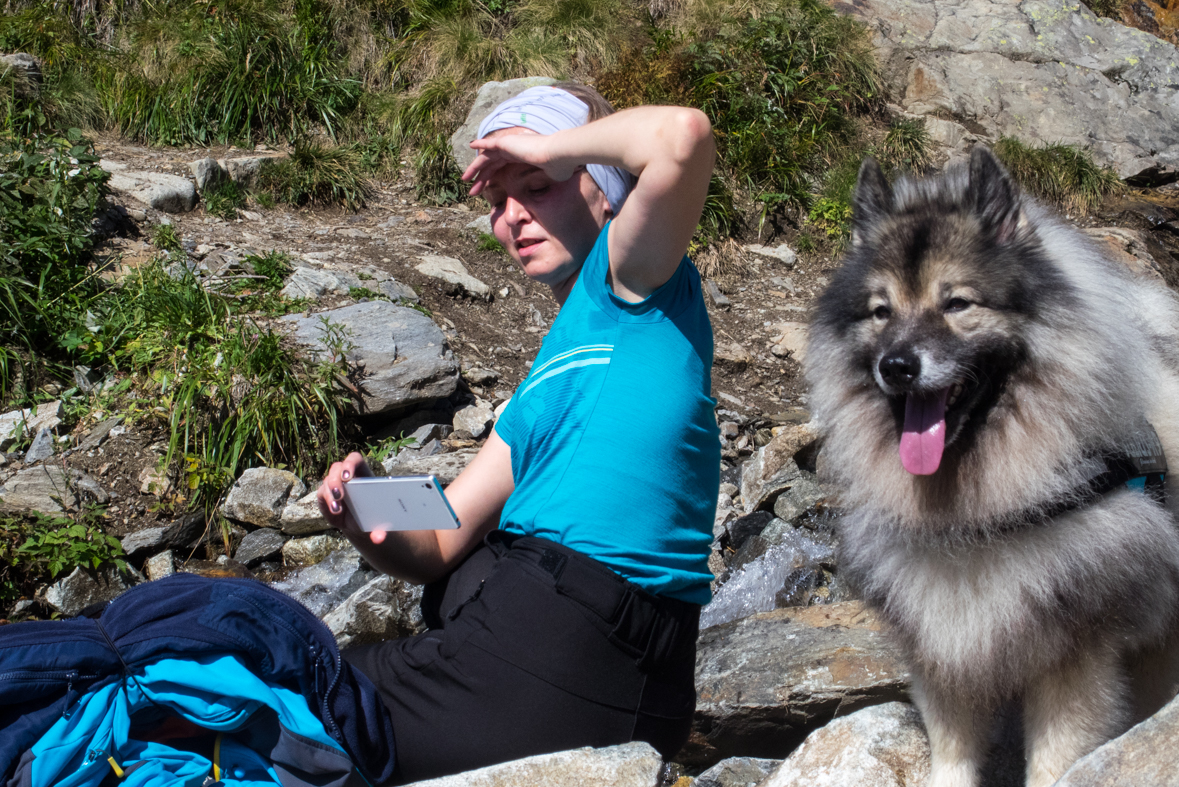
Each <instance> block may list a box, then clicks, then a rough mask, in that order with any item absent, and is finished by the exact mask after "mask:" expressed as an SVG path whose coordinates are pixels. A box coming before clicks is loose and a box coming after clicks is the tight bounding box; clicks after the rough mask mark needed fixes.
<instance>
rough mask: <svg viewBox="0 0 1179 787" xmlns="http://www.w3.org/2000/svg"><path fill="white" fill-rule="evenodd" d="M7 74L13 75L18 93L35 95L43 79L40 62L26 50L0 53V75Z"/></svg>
mask: <svg viewBox="0 0 1179 787" xmlns="http://www.w3.org/2000/svg"><path fill="white" fill-rule="evenodd" d="M9 74H12V75H13V77H15V80H14V81H15V82H16V89H17V92H18V93H20V94H23V95H36V94H37V93H38V92H39V91H40V90H41V83H42V81H44V75H43V74H42V72H41V64H40V63H39V62H38V61H37V58H35V57H33V56H32V55H30V54H29V53H28V52H14V53H13V54H11V55H0V77H4V76H7V75H9Z"/></svg>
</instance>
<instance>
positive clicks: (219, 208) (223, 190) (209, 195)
mask: <svg viewBox="0 0 1179 787" xmlns="http://www.w3.org/2000/svg"><path fill="white" fill-rule="evenodd" d="M201 199H203V200H204V202H205V212H206V213H208V214H209V215H210V216H217V217H218V218H221V219H225V220H226V221H232V220H234V219H236V218H237V217H238V213H237V212H238V211H239V210H241V209H242V208H244V207H245V206H246V194H245V191H243V190H242V188H241V187H240V186H238V185H237V183H235V182H234V181H232V180H230V179H229V178H222V179H221V180H220V181H219V182H218V183H217V185H216V186H213V187H212V188H210V189H208V190H207V191H205V193H203V194H202V195H201Z"/></svg>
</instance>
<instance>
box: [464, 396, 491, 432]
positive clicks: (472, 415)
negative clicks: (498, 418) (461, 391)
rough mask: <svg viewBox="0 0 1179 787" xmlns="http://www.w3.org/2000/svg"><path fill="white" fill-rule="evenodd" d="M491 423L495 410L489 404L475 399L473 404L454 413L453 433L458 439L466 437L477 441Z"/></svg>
mask: <svg viewBox="0 0 1179 787" xmlns="http://www.w3.org/2000/svg"><path fill="white" fill-rule="evenodd" d="M493 423H495V410H494V408H492V406H491V403H490V402H487V401H484V400H483V399H476V400H475V404H472V405H467V406H466V407H461V408H459V409H458V410H456V411H455V413H454V431H455V434H456V435H457V436H459V437H462V436H464V435H466V436H468V437H469V438H470V439H472V440H478V439H479V438H481V437H483V435H484V434H486V433H487V431H488V429H490V428H491V425H492V424H493Z"/></svg>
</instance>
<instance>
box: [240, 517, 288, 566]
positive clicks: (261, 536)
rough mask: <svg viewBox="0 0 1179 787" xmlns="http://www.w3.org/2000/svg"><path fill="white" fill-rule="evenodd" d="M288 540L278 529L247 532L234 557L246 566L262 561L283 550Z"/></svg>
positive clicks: (264, 528) (266, 528)
mask: <svg viewBox="0 0 1179 787" xmlns="http://www.w3.org/2000/svg"><path fill="white" fill-rule="evenodd" d="M286 541H287V539H286V537H285V536H284V535H283V534H282V533H280V532H278V531H277V530H271V529H270V528H268V527H263V528H260V529H258V530H255V531H254V532H252V533H247V534H246V537H245V538H243V539H242V542H241V543H240V544H239V545H238V547H237V551H236V552H234V553H233V559H234V560H236V561H237V562H239V563H241V564H242V565H244V566H246V567H249V566H252V565H254V564H255V563H261V562H262V561H263V560H267V559H269V558H272V557H274V556H276V555H278V554H279V553H280V552H282V550H283V546H284V545H285V544H286Z"/></svg>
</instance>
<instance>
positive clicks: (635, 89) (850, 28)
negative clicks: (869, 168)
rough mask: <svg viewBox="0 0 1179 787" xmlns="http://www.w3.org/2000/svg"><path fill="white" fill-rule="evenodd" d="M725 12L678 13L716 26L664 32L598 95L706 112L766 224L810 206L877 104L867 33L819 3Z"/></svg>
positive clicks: (727, 162)
mask: <svg viewBox="0 0 1179 787" xmlns="http://www.w3.org/2000/svg"><path fill="white" fill-rule="evenodd" d="M722 11H723V12H721V13H716V14H712V15H711V16H710V15H708V14H703V13H702V12H701V13H698V14H696V16H693V15H692V14H682V15H680V16H679V17H677V18H679V19H681V21H684V20H686V21H687V23H691V24H695V25H701V24H704V23H703V22H701V21H700V20H702V19H706V20H708V21H707V24H708V25H710V26H709V27H699V28H692V29H687V30H685V29H672V30H669V31H664V32H662V33H658V34H656V35H655V36H654V39H653V43H652V44H651V45H650V46H649V47H647V48H646V49H644V50H642V53H641V54H635V53H631V55H629V56H628V58H627V59H626V60H625V61H624V65H623V66H622V67H620V69H618V70H616V71H613V72H609V73H607V74H604V75H603V77H602V79H601V80H600V81H599V87H600V88H601V89H602V91H603V93H604V95H606V97H607V98H609V99H611V100H612V101H614V102H615V103H616V104H617V105H619V106H630V105H634V104H639V103H658V102H660V101H666V100H668V99H670V100H673V101H676V102H679V103H689V104H692V105H694V106H696V107H698V108H700V109H702V110H703V111H704V112H705V113H706V114H707V115H708V116H709V117H710V118H711V119H712V123H713V129H714V131H715V133H716V137H717V147H718V153H719V168H720V169H721V171H722V172H723V173H724V175H725V179H726V181H727V182H729V183H731V184H733V186H734V187H739V188H741V189H743V190H744V191H745V192H746V193H748V194H749V196H751V197H752V198H753V199H755V200H757V201H760V202H761V203H762V204H763V206H764V208H763V218H764V215H765V213H766V212H768V211H772V210H774V209H776V208H777V207H778V206H797V207H804V206H806V205H807V204H809V199H810V198H809V192H810V188H811V185H810V184H811V181H812V180H813V179H814V178H815V177H816V176H817V174H818V173H819V172H820V171H821V170H822V169H823V168H824V166H825V165H826V164H828V163H829V162H830V161H831V159H833V158H835V157H837V156H838V155H839V153H840V152H841V150H842V148H843V147H844V146H846V145H847V143H848V142H849V141H850V140H851V139H852V138H853V137H854V135H855V133H856V129H857V126H856V122H855V116H856V115H857V113H863V112H867V111H870V110H872V109H873V108H874V107H875V106H876V104H877V103H878V101H879V99H878V95H877V75H876V66H875V61H874V59H873V56H872V51H871V47H870V42H869V38H868V35H867V31H866V28H864V26H863V25H861V24H860V23H858V22H856V21H854V20H852V19H849V18H847V17H843V16H840V15H838V14H836V13H835V12H834V11H833V10H831V8H830V7H829V6H827V5H826V4H823V3H820V2H817V0H798V1H797V2H791V1H790V0H783V1H782V2H777V3H774V4H772V5H770V6H769V7H763V8H762V9H760V12H759V15H758V16H756V17H754V16H750V15H749V14H748V12H747V11H746V12H744V13H742V12H741V11H740V9H738V8H737V7H736V6H735V5H731V6H727V7H725V8H723V9H722ZM692 20H695V21H692ZM628 72H630V73H628ZM635 72H637V73H639V74H641V76H640V77H635V76H634V75H633V73H635Z"/></svg>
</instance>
